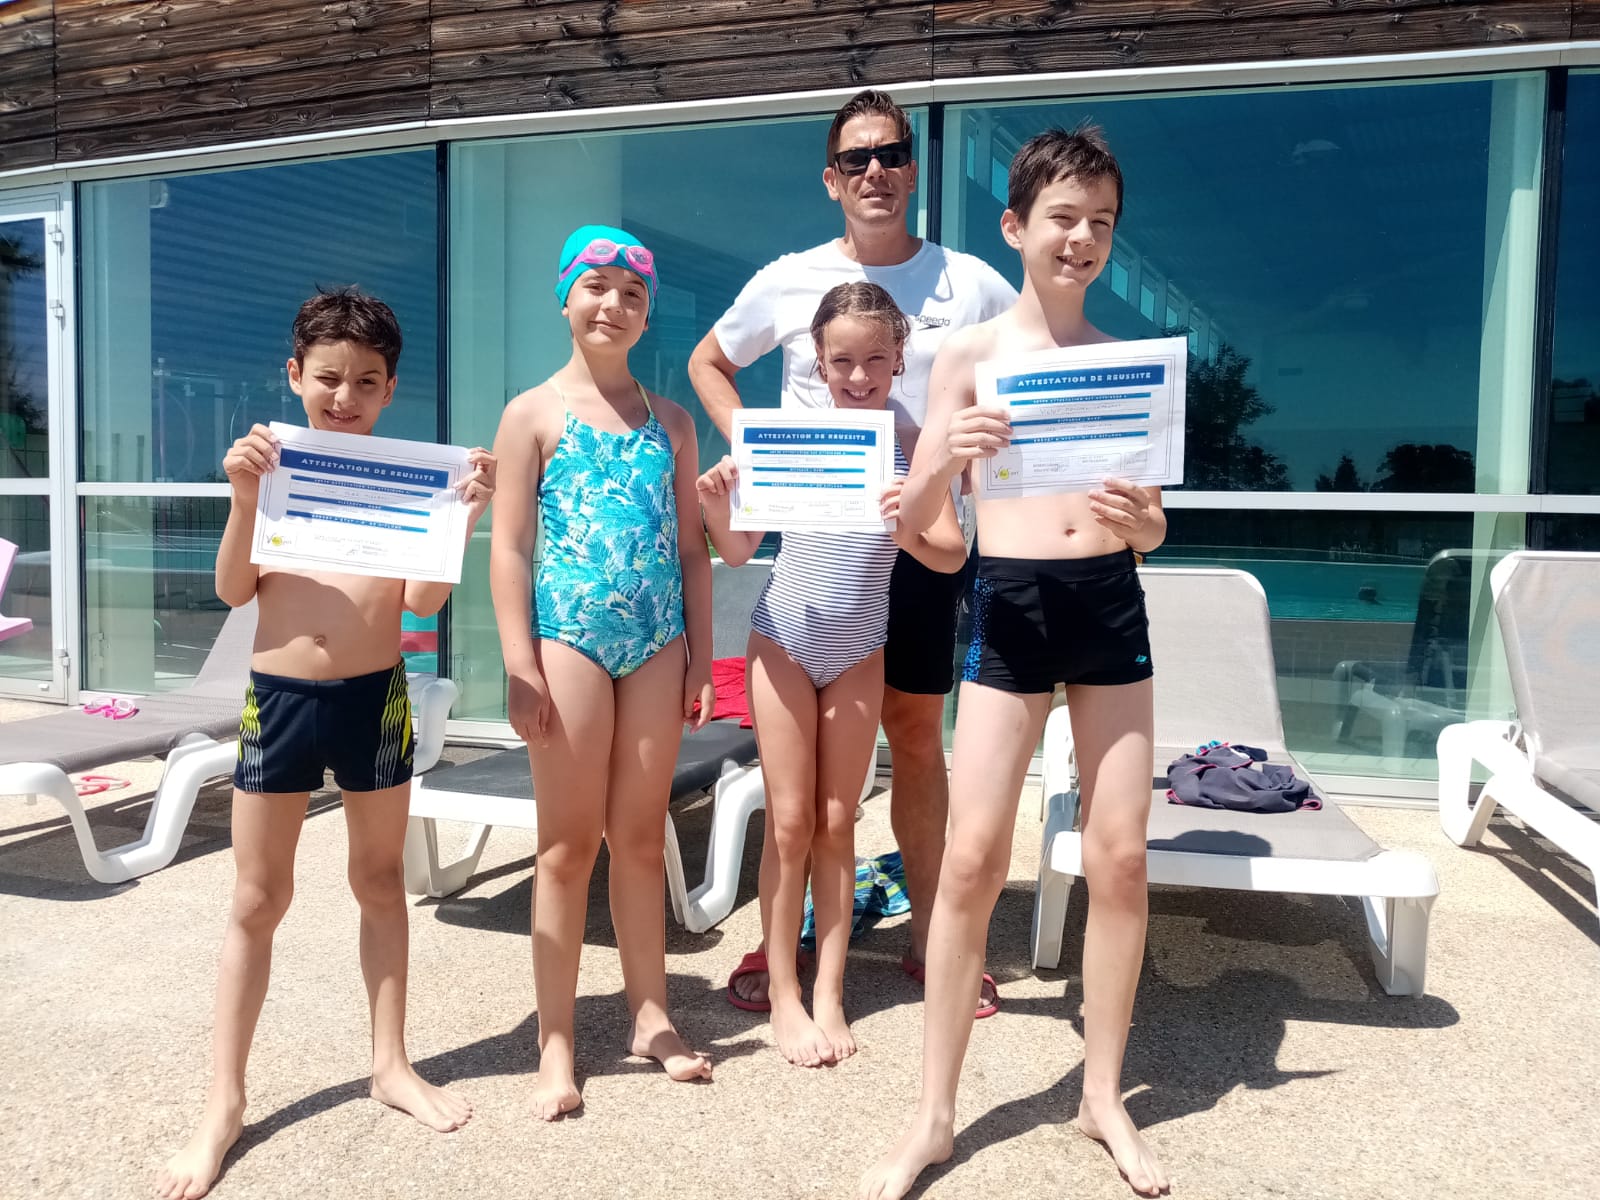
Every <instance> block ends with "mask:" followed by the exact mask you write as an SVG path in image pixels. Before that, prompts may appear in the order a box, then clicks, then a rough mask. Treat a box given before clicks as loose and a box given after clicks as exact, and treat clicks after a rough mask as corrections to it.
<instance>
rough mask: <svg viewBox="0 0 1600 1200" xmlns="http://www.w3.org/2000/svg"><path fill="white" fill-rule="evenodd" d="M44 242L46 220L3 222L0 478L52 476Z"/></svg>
mask: <svg viewBox="0 0 1600 1200" xmlns="http://www.w3.org/2000/svg"><path fill="white" fill-rule="evenodd" d="M44 239H45V234H44V222H43V221H38V220H25V221H0V479H45V478H48V477H49V475H50V450H49V439H48V428H49V419H48V418H49V405H50V373H49V359H48V337H49V326H48V322H49V320H50V316H49V313H48V311H47V310H46V308H45V240H44ZM11 540H12V541H16V540H17V539H16V538H12V539H11Z"/></svg>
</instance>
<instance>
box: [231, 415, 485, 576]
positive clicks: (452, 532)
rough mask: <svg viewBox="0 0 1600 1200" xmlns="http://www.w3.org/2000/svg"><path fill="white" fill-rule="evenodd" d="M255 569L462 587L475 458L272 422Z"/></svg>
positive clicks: (455, 450)
mask: <svg viewBox="0 0 1600 1200" xmlns="http://www.w3.org/2000/svg"><path fill="white" fill-rule="evenodd" d="M271 429H272V432H273V435H274V436H275V437H277V439H278V467H277V470H275V471H268V472H267V473H266V474H265V475H263V476H262V477H261V493H260V497H259V499H258V500H257V502H256V531H255V538H254V540H252V542H251V543H250V561H251V562H253V563H260V564H262V565H263V566H275V567H289V568H293V569H297V570H302V571H339V572H342V573H343V574H346V575H379V576H383V577H386V578H390V579H422V580H432V581H437V582H449V583H460V582H461V557H462V553H463V551H464V550H465V549H466V536H467V506H466V504H465V503H464V502H463V501H462V499H461V494H460V493H459V492H457V491H456V485H457V484H458V483H460V482H461V481H462V480H463V479H465V478H466V477H467V476H468V475H470V474H471V473H472V467H471V465H470V464H469V463H468V461H467V451H466V450H465V449H463V448H462V447H460V446H435V445H432V444H430V443H428V442H405V441H400V440H399V439H398V438H381V437H370V436H364V435H361V434H353V433H327V432H324V431H322V430H319V429H306V428H304V427H302V426H299V425H283V424H280V423H279V422H277V421H274V422H273V423H272V425H271Z"/></svg>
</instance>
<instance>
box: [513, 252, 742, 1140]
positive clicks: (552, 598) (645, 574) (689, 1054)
mask: <svg viewBox="0 0 1600 1200" xmlns="http://www.w3.org/2000/svg"><path fill="white" fill-rule="evenodd" d="M658 287H659V278H658V275H657V272H656V262H655V256H654V255H652V254H651V252H650V251H649V249H648V248H646V247H645V246H644V245H643V244H642V243H641V242H640V241H639V239H638V238H636V237H634V236H633V235H632V234H630V233H628V232H627V231H625V230H622V229H617V228H614V227H612V226H608V225H585V226H583V227H582V228H580V229H577V230H575V231H574V232H573V233H572V235H571V236H569V237H568V238H567V240H566V242H565V244H564V245H563V246H562V248H561V255H560V258H559V260H558V262H557V266H556V279H555V293H556V299H557V300H558V301H559V302H560V304H561V311H562V314H563V315H564V316H565V317H566V319H567V322H568V324H569V326H570V327H571V331H572V356H571V358H570V359H569V360H568V361H567V364H566V365H565V366H564V367H562V368H561V369H560V370H559V371H557V372H556V373H555V374H554V375H552V376H551V377H550V378H549V379H547V380H546V381H545V382H544V383H541V384H540V385H539V386H538V387H535V388H533V389H532V390H531V391H527V392H524V393H523V394H522V395H520V396H517V397H516V398H515V399H513V400H512V401H511V403H510V404H509V405H507V406H506V410H505V412H504V414H503V415H502V416H501V419H500V430H499V433H498V434H497V435H496V437H495V445H496V447H497V453H500V454H501V458H500V463H501V472H500V477H501V480H502V483H501V486H500V489H499V494H498V496H497V497H496V499H497V500H498V506H497V511H496V513H495V521H494V526H493V534H492V538H491V542H490V551H489V581H490V588H491V591H492V592H493V595H494V611H495V623H496V625H497V626H498V628H499V631H500V645H501V650H502V652H503V654H504V657H505V664H506V674H507V676H508V684H509V688H508V693H507V710H508V714H507V715H508V716H509V718H510V721H511V727H512V728H513V729H514V730H515V731H516V733H517V736H518V737H520V738H522V740H523V741H524V742H526V743H527V744H528V757H529V763H530V769H531V771H532V774H533V784H534V802H535V804H536V805H537V806H538V815H539V850H538V854H539V870H538V871H537V872H536V873H535V876H534V904H533V975H534V989H535V992H536V995H537V1001H538V1009H539V1076H538V1080H537V1082H536V1083H535V1085H534V1111H535V1112H536V1113H537V1114H538V1115H539V1116H540V1117H542V1118H543V1119H545V1120H555V1119H556V1118H558V1117H559V1116H561V1115H562V1114H563V1113H566V1112H569V1111H571V1110H572V1109H574V1108H576V1107H578V1105H579V1104H581V1103H582V1096H581V1093H580V1092H579V1089H578V1083H577V1076H576V1072H575V1067H574V1052H573V1008H574V1005H575V999H576V994H577V986H578V957H579V951H580V950H581V948H582V945H583V930H584V922H585V918H586V915H587V905H588V894H589V877H590V873H591V872H592V870H593V867H594V860H595V856H596V854H597V853H598V852H599V849H600V842H601V839H602V838H604V840H605V842H606V844H607V846H608V847H609V849H610V854H611V919H612V924H613V925H614V926H615V928H616V933H617V948H618V950H619V952H620V953H621V955H622V974H623V979H624V981H625V984H626V989H627V994H628V1008H629V1011H630V1013H631V1014H632V1016H633V1032H632V1043H631V1046H630V1049H631V1050H632V1052H633V1053H635V1054H638V1055H643V1056H647V1057H650V1058H654V1059H657V1060H658V1061H659V1062H660V1063H661V1065H662V1066H663V1067H664V1068H665V1069H666V1071H667V1073H668V1074H669V1075H670V1076H672V1078H674V1079H679V1080H689V1079H709V1078H710V1077H711V1064H710V1061H709V1059H707V1058H706V1056H705V1055H703V1054H699V1053H696V1052H694V1051H692V1050H690V1049H689V1047H688V1046H687V1045H686V1044H685V1042H684V1041H683V1039H682V1038H681V1037H680V1036H679V1034H678V1031H677V1029H676V1028H675V1027H674V1026H673V1023H672V1020H671V1018H670V1017H669V1016H668V1015H667V976H666V942H665V923H666V913H665V910H664V904H663V900H662V896H663V890H664V889H663V880H662V851H663V844H662V843H663V841H664V838H665V831H666V815H667V801H668V798H669V796H670V792H671V786H672V773H673V767H674V764H675V763H676V760H677V755H678V744H679V742H680V740H681V739H682V737H683V729H684V726H685V725H686V724H687V725H690V726H693V727H694V728H699V727H700V726H702V725H704V724H705V723H706V721H707V720H709V719H710V717H711V712H712V708H713V702H714V699H715V696H714V694H713V691H712V687H711V559H710V554H709V552H708V550H707V548H706V541H705V537H704V536H703V534H702V532H701V526H700V506H699V501H698V498H697V496H696V493H695V477H696V474H697V471H698V462H699V449H698V446H697V444H696V439H695V430H694V422H693V420H692V419H691V418H690V416H689V414H688V413H686V412H685V411H684V410H683V409H682V408H680V407H678V405H676V404H674V403H672V402H671V401H670V400H667V399H665V398H663V397H661V396H655V395H652V394H651V393H649V392H647V391H646V390H645V388H644V386H643V385H642V384H641V383H639V381H638V380H636V379H635V378H634V377H633V374H632V372H631V371H630V370H629V368H628V352H629V351H630V350H631V349H632V348H633V347H634V345H635V344H636V343H637V342H638V340H639V338H640V336H641V335H642V334H643V333H644V331H645V328H646V326H647V325H648V323H649V319H650V315H651V313H652V312H653V311H654V308H655V301H656V292H657V290H658ZM541 520H542V521H543V523H544V531H543V534H544V536H543V547H542V551H541V554H540V558H539V569H538V573H537V576H536V577H535V575H534V572H533V570H532V568H531V562H532V559H533V553H534V546H535V540H536V536H537V534H538V530H539V523H540V521H541Z"/></svg>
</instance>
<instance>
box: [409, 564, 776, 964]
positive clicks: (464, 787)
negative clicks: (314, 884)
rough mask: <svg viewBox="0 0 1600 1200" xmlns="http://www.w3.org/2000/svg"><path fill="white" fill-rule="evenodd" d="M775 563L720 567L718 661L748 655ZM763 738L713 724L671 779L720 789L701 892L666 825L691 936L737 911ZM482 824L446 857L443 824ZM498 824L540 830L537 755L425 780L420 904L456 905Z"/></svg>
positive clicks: (417, 870)
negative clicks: (756, 612)
mask: <svg viewBox="0 0 1600 1200" xmlns="http://www.w3.org/2000/svg"><path fill="white" fill-rule="evenodd" d="M770 569H771V565H770V564H769V563H761V562H753V563H748V564H746V565H745V566H742V567H728V566H725V565H723V564H722V563H716V564H714V566H713V572H712V578H713V584H712V604H713V610H714V612H713V629H712V653H713V654H714V655H715V656H716V657H718V658H725V657H733V656H738V655H742V654H744V652H745V646H746V643H747V641H748V638H749V633H750V609H751V608H752V607H753V606H754V605H755V601H756V597H757V596H758V595H759V594H760V592H761V588H762V586H763V585H764V584H765V582H766V578H767V572H768V571H769V570H770ZM755 761H756V739H755V733H754V731H752V730H749V729H740V728H739V725H738V722H737V721H732V720H718V721H713V722H711V723H710V724H709V725H707V726H706V728H704V729H702V730H700V731H699V732H698V733H693V734H689V735H687V736H685V737H684V739H683V746H682V748H681V749H680V750H679V752H678V763H677V768H676V770H675V771H674V773H673V779H672V800H673V801H677V800H681V799H684V798H687V797H690V796H695V795H699V794H700V793H702V792H704V791H705V790H707V789H708V788H710V789H712V795H713V809H712V820H711V836H710V845H709V847H708V850H707V854H706V874H705V879H704V881H703V882H702V883H700V884H699V886H697V887H696V888H695V889H694V890H693V891H690V890H689V889H688V885H687V882H686V880H685V879H684V874H683V859H682V856H681V854H680V851H679V847H678V835H677V829H676V827H675V826H674V824H673V821H672V817H671V815H670V813H669V814H668V816H667V838H666V875H667V889H668V892H669V893H670V894H671V897H672V911H673V915H674V916H675V917H676V918H677V919H678V921H679V922H681V923H682V924H683V925H684V926H685V927H686V928H687V929H688V930H689V931H690V932H692V933H700V932H703V931H705V930H707V929H710V928H711V927H712V926H713V925H715V924H716V923H717V922H718V921H721V920H722V919H723V918H724V917H726V916H727V915H728V913H729V912H731V911H732V910H733V901H734V895H735V893H736V892H737V890H738V886H739V864H740V862H741V860H742V859H743V856H744V839H745V832H746V828H747V827H748V825H749V822H750V817H751V816H752V815H753V814H754V813H756V812H757V811H759V810H760V809H761V808H762V807H763V805H764V804H765V801H766V796H765V788H764V786H763V783H762V779H761V772H760V770H759V768H758V767H756V765H755ZM441 820H448V821H466V822H470V823H472V824H473V825H474V828H473V829H472V830H471V831H470V832H469V833H468V835H467V840H466V845H465V849H464V850H463V851H461V852H460V853H459V854H458V855H457V856H456V857H455V858H454V860H452V861H445V860H444V859H443V858H441V855H440V851H439V836H438V826H437V822H439V821H441ZM496 825H504V826H510V827H513V828H521V829H535V828H537V827H538V814H537V810H536V808H535V806H534V802H533V784H532V781H531V780H530V778H529V774H528V752H527V750H526V748H525V747H522V746H517V747H514V748H512V749H509V750H501V751H497V752H496V753H494V754H490V755H488V756H486V757H484V758H480V759H477V760H475V761H473V762H467V763H460V764H454V765H445V766H442V767H439V768H437V769H436V770H433V771H429V772H427V773H426V774H423V775H420V776H419V777H418V779H417V781H416V785H415V786H414V787H413V789H412V792H411V823H410V825H409V827H408V828H407V831H406V854H405V861H406V887H407V890H409V891H411V892H412V893H414V894H417V895H427V896H447V895H449V894H450V893H452V892H455V891H459V890H460V889H461V888H462V887H463V886H465V885H466V882H467V880H468V879H469V878H471V876H472V873H473V872H474V871H475V870H476V869H477V865H478V860H479V858H480V857H481V856H482V854H483V849H484V844H485V843H486V842H487V840H488V837H489V831H490V830H491V829H492V828H493V827H494V826H496Z"/></svg>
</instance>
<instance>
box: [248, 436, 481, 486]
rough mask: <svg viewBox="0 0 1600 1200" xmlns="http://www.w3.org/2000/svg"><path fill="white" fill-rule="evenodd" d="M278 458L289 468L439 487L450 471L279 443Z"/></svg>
mask: <svg viewBox="0 0 1600 1200" xmlns="http://www.w3.org/2000/svg"><path fill="white" fill-rule="evenodd" d="M278 461H279V463H281V464H282V465H283V466H285V467H289V468H291V469H294V468H299V469H300V470H302V471H317V472H319V473H321V474H323V475H332V476H335V477H341V476H350V477H352V478H355V479H362V480H372V481H374V482H378V483H409V484H414V485H416V486H418V487H431V488H442V487H447V486H449V483H450V473H449V472H448V471H439V470H435V469H433V468H430V467H404V466H401V465H399V464H398V463H382V462H372V461H370V460H368V459H364V458H349V457H346V456H345V455H342V454H325V453H324V454H308V453H307V452H306V451H304V450H296V449H293V448H292V447H289V446H283V447H281V448H280V449H279V451H278Z"/></svg>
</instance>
